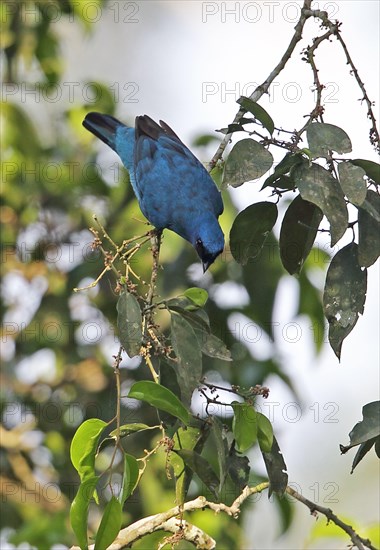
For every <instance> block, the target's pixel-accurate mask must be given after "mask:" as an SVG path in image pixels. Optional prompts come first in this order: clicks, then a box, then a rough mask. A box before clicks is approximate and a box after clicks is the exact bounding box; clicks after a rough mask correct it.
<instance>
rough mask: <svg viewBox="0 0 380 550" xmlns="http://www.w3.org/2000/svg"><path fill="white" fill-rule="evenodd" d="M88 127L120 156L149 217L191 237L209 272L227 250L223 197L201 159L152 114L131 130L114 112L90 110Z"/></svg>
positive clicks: (138, 120) (158, 224)
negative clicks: (222, 217)
mask: <svg viewBox="0 0 380 550" xmlns="http://www.w3.org/2000/svg"><path fill="white" fill-rule="evenodd" d="M83 126H84V127H85V128H86V129H87V130H89V131H90V132H92V133H93V134H94V135H95V136H97V137H98V138H99V139H101V140H102V141H104V143H106V144H107V145H109V147H111V149H113V150H114V151H116V153H117V154H118V155H119V157H120V159H121V160H122V162H123V164H124V166H125V167H126V168H127V169H128V171H129V175H130V180H131V183H132V187H133V190H134V192H135V195H136V197H137V200H138V202H139V205H140V208H141V210H142V212H143V214H144V216H145V217H146V218H147V219H148V221H149V222H150V223H151V224H152V225H153V226H154V227H156V228H157V229H158V230H163V229H165V228H166V229H171V230H172V231H174V232H175V233H177V234H178V235H180V236H181V237H183V238H184V239H186V240H187V241H189V242H190V243H191V244H192V245H193V247H194V248H195V250H196V251H197V253H198V256H199V257H200V259H201V261H202V264H203V271H206V269H208V267H209V266H210V265H211V264H212V263H213V261H214V260H215V258H216V257H217V256H218V255H219V254H220V253H221V252H222V251H223V248H224V235H223V232H222V230H221V228H220V225H219V222H218V217H219V216H220V214H221V213H222V212H223V201H222V197H221V194H220V192H219V191H218V189H217V187H216V185H215V184H214V182H213V180H212V178H211V177H210V175H209V173H208V172H207V170H206V169H205V168H204V166H203V165H202V164H201V163H200V162H199V160H198V159H197V158H196V157H195V156H194V155H193V153H192V152H191V151H190V150H189V149H188V148H187V147H186V145H185V144H184V143H182V141H181V140H180V139H179V137H178V136H177V135H176V134H175V133H174V132H173V130H172V129H171V128H170V127H169V126H168V125H167V124H166V123H165V122H163V121H162V120H160V124H159V125H158V124H157V122H155V121H154V120H152V119H151V118H150V117H149V116H147V115H143V116H138V117H136V121H135V127H134V128H130V127H128V126H126V125H125V124H123V123H122V122H120V121H119V120H117V119H116V118H114V117H113V116H110V115H103V114H101V113H88V115H87V116H86V118H85V119H84V121H83Z"/></svg>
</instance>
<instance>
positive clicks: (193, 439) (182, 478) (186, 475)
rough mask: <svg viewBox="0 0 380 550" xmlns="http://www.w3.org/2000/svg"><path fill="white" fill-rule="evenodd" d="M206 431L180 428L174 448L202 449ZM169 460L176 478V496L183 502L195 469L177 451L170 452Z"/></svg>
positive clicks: (178, 500)
mask: <svg viewBox="0 0 380 550" xmlns="http://www.w3.org/2000/svg"><path fill="white" fill-rule="evenodd" d="M204 435H205V434H204V432H203V430H202V431H201V430H200V429H199V428H195V427H192V426H188V427H187V428H186V429H183V428H181V427H180V428H178V430H177V431H176V433H175V434H174V436H173V441H174V449H175V450H180V449H188V450H195V451H201V450H202V448H203V444H204V440H203V438H204ZM169 461H170V464H171V466H172V467H173V470H174V475H175V478H176V498H177V502H178V503H183V502H184V500H185V497H186V494H187V491H188V489H189V485H190V481H191V479H192V477H193V470H192V469H191V468H189V467H188V466H186V465H185V463H184V461H183V459H182V458H181V457H180V456H179V455H178V454H177V453H170V455H169Z"/></svg>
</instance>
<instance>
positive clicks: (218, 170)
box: [210, 163, 224, 189]
mask: <svg viewBox="0 0 380 550" xmlns="http://www.w3.org/2000/svg"><path fill="white" fill-rule="evenodd" d="M223 166H224V163H223V164H222V163H218V164H217V165H216V166H214V168H213V169H212V170H211V172H210V176H211V177H212V179H213V180H214V183H215V185H216V186H217V188H218V189H220V188H221V187H222V179H223Z"/></svg>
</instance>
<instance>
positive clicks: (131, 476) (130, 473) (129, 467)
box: [119, 453, 140, 506]
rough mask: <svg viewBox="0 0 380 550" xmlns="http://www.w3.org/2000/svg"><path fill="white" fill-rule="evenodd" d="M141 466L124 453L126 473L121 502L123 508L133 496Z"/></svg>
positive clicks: (124, 472) (124, 473)
mask: <svg viewBox="0 0 380 550" xmlns="http://www.w3.org/2000/svg"><path fill="white" fill-rule="evenodd" d="M139 474H140V470H139V464H138V462H137V460H136V459H135V457H134V456H132V455H129V454H128V453H124V471H123V481H122V484H121V491H120V494H119V501H120V504H121V506H123V504H124V502H125V501H126V500H127V498H129V497H130V496H131V494H132V493H133V491H134V490H135V488H136V485H137V482H138V479H139Z"/></svg>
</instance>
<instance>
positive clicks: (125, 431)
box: [109, 422, 152, 438]
mask: <svg viewBox="0 0 380 550" xmlns="http://www.w3.org/2000/svg"><path fill="white" fill-rule="evenodd" d="M151 429H152V426H148V424H141V423H139V422H132V423H131V424H123V425H122V426H120V428H119V435H120V437H126V436H127V435H130V434H133V433H136V432H142V431H144V430H151ZM117 434H118V430H117V429H115V430H112V432H111V433H110V434H109V435H110V437H113V438H115V437H117Z"/></svg>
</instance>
